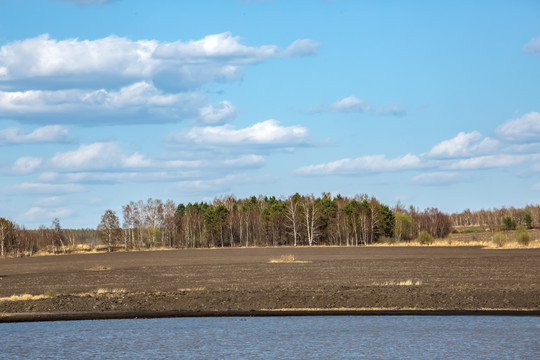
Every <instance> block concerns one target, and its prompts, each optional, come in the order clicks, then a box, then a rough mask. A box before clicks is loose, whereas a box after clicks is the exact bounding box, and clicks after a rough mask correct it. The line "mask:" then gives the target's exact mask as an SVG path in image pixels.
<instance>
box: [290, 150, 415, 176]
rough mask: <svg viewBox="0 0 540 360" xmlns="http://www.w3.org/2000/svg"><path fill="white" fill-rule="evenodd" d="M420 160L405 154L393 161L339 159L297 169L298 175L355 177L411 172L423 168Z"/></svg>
mask: <svg viewBox="0 0 540 360" xmlns="http://www.w3.org/2000/svg"><path fill="white" fill-rule="evenodd" d="M424 166H425V165H424V164H423V163H422V161H421V160H420V158H419V157H418V156H416V155H411V154H407V155H405V156H399V157H396V158H393V159H388V158H386V156H385V155H366V156H361V157H359V158H355V159H350V158H346V159H341V160H337V161H332V162H329V163H324V164H318V165H309V166H304V167H301V168H299V169H298V170H297V171H296V173H297V174H299V175H357V174H364V173H379V172H392V171H402V170H412V169H419V168H422V167H424Z"/></svg>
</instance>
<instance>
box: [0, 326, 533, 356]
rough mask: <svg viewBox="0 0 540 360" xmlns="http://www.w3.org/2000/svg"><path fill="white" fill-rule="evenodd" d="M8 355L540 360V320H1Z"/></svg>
mask: <svg viewBox="0 0 540 360" xmlns="http://www.w3.org/2000/svg"><path fill="white" fill-rule="evenodd" d="M0 358H1V359H171V358H173V359H174V358H177V359H185V358H190V359H337V358H341V359H358V358H370V359H463V358H469V359H539V358H540V318H538V317H508V316H334V317H327V316H313V317H251V318H241V317H230V318H228V317H223V318H171V319H131V320H93V321H59V322H35V323H13V324H0Z"/></svg>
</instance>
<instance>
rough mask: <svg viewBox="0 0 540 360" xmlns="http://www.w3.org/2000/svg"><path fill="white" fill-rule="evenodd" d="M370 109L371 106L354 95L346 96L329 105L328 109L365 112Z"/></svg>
mask: <svg viewBox="0 0 540 360" xmlns="http://www.w3.org/2000/svg"><path fill="white" fill-rule="evenodd" d="M370 109H371V107H370V106H369V104H368V103H367V102H366V101H365V100H362V99H358V98H356V97H355V96H349V97H346V98H344V99H341V100H339V101H338V102H336V103H334V104H332V105H330V110H331V111H333V112H365V111H369V110H370Z"/></svg>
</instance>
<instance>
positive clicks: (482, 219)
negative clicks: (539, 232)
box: [451, 205, 540, 230]
mask: <svg viewBox="0 0 540 360" xmlns="http://www.w3.org/2000/svg"><path fill="white" fill-rule="evenodd" d="M451 217H452V222H453V225H454V226H465V227H467V226H480V227H482V228H483V229H485V230H487V229H490V230H514V229H516V227H517V226H520V225H521V226H523V227H525V228H527V229H532V228H536V227H539V225H540V223H539V221H540V205H527V206H526V207H525V208H522V209H520V208H514V207H509V208H505V207H503V208H500V209H496V208H494V209H488V210H484V209H482V210H479V211H471V210H469V209H467V210H465V211H462V212H460V213H454V214H452V215H451Z"/></svg>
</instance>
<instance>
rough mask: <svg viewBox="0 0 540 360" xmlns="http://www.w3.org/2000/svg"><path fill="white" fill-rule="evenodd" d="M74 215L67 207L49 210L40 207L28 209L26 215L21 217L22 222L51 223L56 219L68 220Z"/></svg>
mask: <svg viewBox="0 0 540 360" xmlns="http://www.w3.org/2000/svg"><path fill="white" fill-rule="evenodd" d="M71 215H73V211H72V210H71V209H69V208H66V207H59V208H55V209H47V208H43V207H39V206H35V207H32V208H30V209H28V211H27V212H26V213H24V214H23V215H22V216H20V217H19V218H20V221H24V222H34V221H51V219H55V218H59V219H60V218H66V217H69V216H71Z"/></svg>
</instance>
